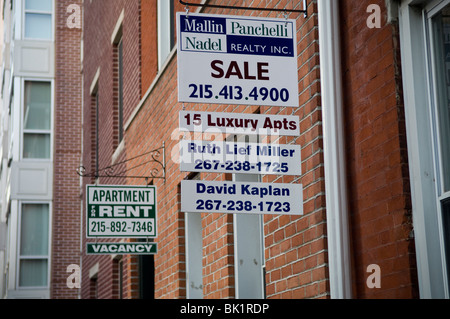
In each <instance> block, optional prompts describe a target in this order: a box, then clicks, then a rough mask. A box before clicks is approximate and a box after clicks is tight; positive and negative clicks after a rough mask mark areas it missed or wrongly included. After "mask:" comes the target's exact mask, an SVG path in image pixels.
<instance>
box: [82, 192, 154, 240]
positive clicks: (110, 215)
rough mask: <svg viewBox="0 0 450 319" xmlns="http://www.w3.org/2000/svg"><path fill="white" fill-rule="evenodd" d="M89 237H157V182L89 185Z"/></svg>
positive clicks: (87, 226)
mask: <svg viewBox="0 0 450 319" xmlns="http://www.w3.org/2000/svg"><path fill="white" fill-rule="evenodd" d="M86 205H87V207H86V209H87V219H86V220H87V222H86V237H88V238H92V237H110V238H118V237H120V238H123V237H127V238H128V237H137V238H144V237H149V238H154V237H156V235H157V232H156V187H155V186H110V185H103V186H100V185H87V186H86Z"/></svg>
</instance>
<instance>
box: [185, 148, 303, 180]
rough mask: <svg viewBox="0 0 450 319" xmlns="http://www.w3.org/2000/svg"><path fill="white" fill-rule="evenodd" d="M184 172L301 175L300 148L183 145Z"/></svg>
mask: <svg viewBox="0 0 450 319" xmlns="http://www.w3.org/2000/svg"><path fill="white" fill-rule="evenodd" d="M180 159H181V162H180V169H181V171H189V172H220V173H237V174H275V175H300V174H301V149H300V145H286V144H265V143H240V142H216V141H196V140H182V141H180Z"/></svg>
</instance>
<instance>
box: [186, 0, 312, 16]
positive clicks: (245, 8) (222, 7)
mask: <svg viewBox="0 0 450 319" xmlns="http://www.w3.org/2000/svg"><path fill="white" fill-rule="evenodd" d="M179 1H180V3H181V4H182V5H185V6H186V7H188V6H194V7H208V8H220V9H238V10H259V11H278V12H297V13H303V15H304V17H305V18H306V17H307V16H308V15H307V10H306V0H303V10H299V9H284V8H283V9H278V8H257V7H240V6H227V5H221V4H208V3H204V4H201V3H189V2H186V1H183V0H179Z"/></svg>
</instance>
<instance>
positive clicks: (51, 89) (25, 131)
mask: <svg viewBox="0 0 450 319" xmlns="http://www.w3.org/2000/svg"><path fill="white" fill-rule="evenodd" d="M25 82H47V83H50V114H51V117H50V129H49V130H25V128H24V122H23V115H24V112H25ZM21 88H22V89H21V94H20V96H21V102H22V103H20V106H21V108H20V159H21V160H22V161H28V162H51V161H53V140H54V131H55V130H54V105H55V103H54V100H55V94H54V90H55V87H54V80H53V79H45V78H28V77H27V78H22V81H21ZM26 133H38V134H39V133H40V134H49V135H50V157H49V158H26V157H24V155H23V146H24V142H25V141H24V136H25V134H26Z"/></svg>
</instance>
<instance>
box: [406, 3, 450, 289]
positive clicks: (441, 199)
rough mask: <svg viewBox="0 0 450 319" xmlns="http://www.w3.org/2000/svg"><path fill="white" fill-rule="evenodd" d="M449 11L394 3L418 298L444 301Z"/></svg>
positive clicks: (449, 257) (449, 194)
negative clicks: (403, 103) (397, 31)
mask: <svg viewBox="0 0 450 319" xmlns="http://www.w3.org/2000/svg"><path fill="white" fill-rule="evenodd" d="M449 9H450V0H442V1H426V2H421V3H420V4H419V3H416V2H412V1H401V2H400V3H399V15H398V17H399V31H400V34H399V39H400V52H401V58H402V60H401V64H402V81H403V90H404V94H403V97H404V101H405V124H406V134H407V139H408V166H409V171H410V174H409V175H410V177H411V195H412V196H411V203H412V218H413V223H414V242H415V249H416V251H415V252H416V256H417V257H416V261H417V275H418V281H419V291H420V296H421V298H448V297H449V273H448V270H449V267H448V266H449V262H450V254H449V252H450V247H449V245H450V242H449V238H450V236H449V233H450V223H449V220H450V219H449V217H450V216H449V215H450V206H449V201H448V200H449V199H450V179H449V178H448V174H449V173H450V165H448V161H449V160H450V158H449V157H450V154H449V153H450V152H449V147H448V143H449V141H450V133H449V130H448V126H449V125H450V118H449V100H448V98H449V96H450V92H449V88H450V87H449V84H450V81H449V79H450V77H449V74H448V73H449V71H448V70H449V68H448V65H449V64H448V63H449V62H450V60H448V59H447V54H448V52H450V50H449V47H448V45H449V43H448V42H449V41H448V39H449V38H448V36H449V25H450V23H449V22H450V21H449V13H450V11H449ZM446 252H447V253H446Z"/></svg>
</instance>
